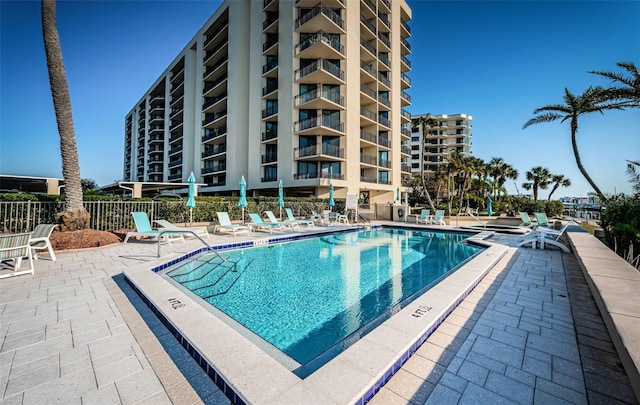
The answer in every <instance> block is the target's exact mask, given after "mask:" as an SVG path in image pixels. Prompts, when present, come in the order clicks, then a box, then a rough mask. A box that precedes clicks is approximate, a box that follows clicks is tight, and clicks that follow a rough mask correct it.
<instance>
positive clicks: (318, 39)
mask: <svg viewBox="0 0 640 405" xmlns="http://www.w3.org/2000/svg"><path fill="white" fill-rule="evenodd" d="M312 51H313V52H312ZM306 54H308V55H306ZM295 55H296V56H298V57H305V58H307V57H310V56H315V57H319V58H325V59H341V58H344V46H343V45H342V44H341V43H340V41H338V40H336V39H332V38H331V37H330V36H329V35H328V34H327V33H325V32H324V31H322V30H320V31H318V32H316V33H315V35H313V36H312V37H309V38H307V39H305V40H304V41H302V42H300V43H299V44H298V45H296V46H295Z"/></svg>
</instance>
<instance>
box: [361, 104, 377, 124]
mask: <svg viewBox="0 0 640 405" xmlns="http://www.w3.org/2000/svg"><path fill="white" fill-rule="evenodd" d="M360 115H362V116H363V117H366V118H369V119H370V120H371V121H376V113H375V112H374V111H371V110H369V109H367V108H365V107H360Z"/></svg>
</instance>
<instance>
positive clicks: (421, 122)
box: [411, 113, 437, 212]
mask: <svg viewBox="0 0 640 405" xmlns="http://www.w3.org/2000/svg"><path fill="white" fill-rule="evenodd" d="M411 124H412V125H413V128H417V127H421V128H422V142H421V144H420V147H421V148H422V149H423V150H424V145H425V144H426V141H427V135H428V134H429V128H430V127H432V126H435V125H436V124H437V121H436V120H435V119H433V118H432V117H431V114H429V113H427V114H425V115H421V116H419V117H416V118H413V119H412V120H411ZM421 174H422V176H421V177H422V189H423V190H424V192H425V194H426V197H427V201H428V202H429V207H430V208H431V210H432V211H434V212H435V210H436V207H435V205H434V204H433V200H432V199H431V194H429V189H428V188H427V179H426V176H425V175H424V169H423V170H422V173H421Z"/></svg>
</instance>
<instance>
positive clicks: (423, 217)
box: [416, 210, 431, 224]
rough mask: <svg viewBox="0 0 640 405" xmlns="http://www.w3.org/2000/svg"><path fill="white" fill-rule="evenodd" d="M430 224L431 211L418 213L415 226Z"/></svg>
mask: <svg viewBox="0 0 640 405" xmlns="http://www.w3.org/2000/svg"><path fill="white" fill-rule="evenodd" d="M430 223H431V210H422V211H420V216H419V217H416V224H430Z"/></svg>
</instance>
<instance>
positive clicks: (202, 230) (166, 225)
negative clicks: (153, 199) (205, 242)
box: [154, 219, 209, 239]
mask: <svg viewBox="0 0 640 405" xmlns="http://www.w3.org/2000/svg"><path fill="white" fill-rule="evenodd" d="M154 222H155V223H156V224H158V225H159V226H160V227H161V228H162V229H169V230H175V231H193V232H195V233H197V234H198V236H203V237H205V238H207V239H208V238H209V231H207V227H205V226H193V227H184V228H181V227H179V226H176V225H175V224H173V223H171V222H169V221H167V220H165V219H156V220H155V221H154ZM187 235H191V234H190V233H187Z"/></svg>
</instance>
